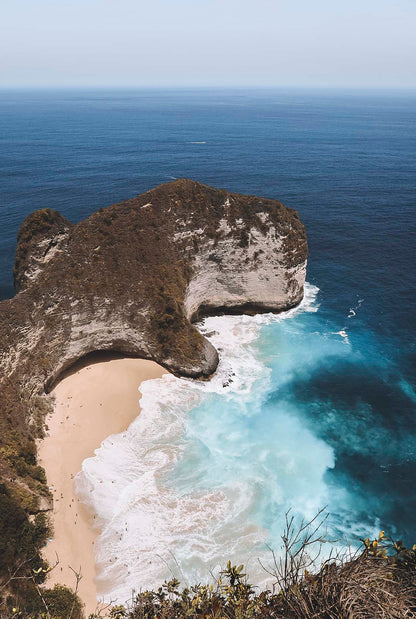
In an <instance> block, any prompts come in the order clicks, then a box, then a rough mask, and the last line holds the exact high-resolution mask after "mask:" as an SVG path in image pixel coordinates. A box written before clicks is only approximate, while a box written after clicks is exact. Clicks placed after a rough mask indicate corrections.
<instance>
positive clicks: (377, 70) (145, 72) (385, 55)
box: [0, 0, 416, 88]
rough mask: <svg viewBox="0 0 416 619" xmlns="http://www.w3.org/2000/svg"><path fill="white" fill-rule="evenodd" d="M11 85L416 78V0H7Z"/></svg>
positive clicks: (357, 83) (2, 59)
mask: <svg viewBox="0 0 416 619" xmlns="http://www.w3.org/2000/svg"><path fill="white" fill-rule="evenodd" d="M0 85H1V86H127V87H129V86H187V85H189V86H213V85H219V86H223V85H230V86H236V85H252V86H263V85H264V86H336V87H338V86H341V87H342V86H345V87H370V88H371V87H381V88H390V87H399V88H401V87H403V88H416V0H0Z"/></svg>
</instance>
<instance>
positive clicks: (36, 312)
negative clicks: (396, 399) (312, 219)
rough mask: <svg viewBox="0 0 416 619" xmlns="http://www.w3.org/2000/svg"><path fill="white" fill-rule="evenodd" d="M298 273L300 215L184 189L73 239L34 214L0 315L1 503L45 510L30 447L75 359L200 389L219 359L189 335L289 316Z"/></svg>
mask: <svg viewBox="0 0 416 619" xmlns="http://www.w3.org/2000/svg"><path fill="white" fill-rule="evenodd" d="M306 259H307V240H306V233H305V228H304V226H303V224H302V223H301V221H300V220H299V217H298V215H297V213H296V211H294V210H292V209H288V208H286V207H285V206H283V205H282V204H281V203H280V202H277V201H275V200H269V199H265V198H257V197H254V196H245V195H239V194H235V193H229V192H227V191H226V190H217V189H213V188H211V187H208V186H205V185H202V184H200V183H197V182H193V181H191V180H187V179H180V180H176V181H174V182H172V183H167V184H164V185H160V186H159V187H156V188H155V189H152V190H150V191H148V192H146V193H144V194H141V195H139V196H137V197H136V198H133V199H131V200H126V201H124V202H121V203H120V204H115V205H113V206H109V207H107V208H102V209H100V210H99V211H97V212H96V213H94V214H93V215H91V216H90V217H89V218H88V219H86V220H85V221H81V222H80V223H78V224H76V225H74V224H72V223H70V222H69V221H67V220H66V219H65V218H64V217H63V216H62V215H60V214H59V213H58V212H56V211H52V210H50V209H44V210H40V211H36V212H34V213H32V214H31V215H30V216H29V217H28V218H27V219H26V220H25V222H24V223H23V225H22V227H21V229H20V231H19V234H18V245H17V250H16V260H15V267H14V279H15V286H16V291H17V294H16V296H15V297H14V298H13V299H9V300H5V301H2V302H1V303H0V398H1V400H0V401H1V415H0V454H1V456H2V458H1V460H0V475H1V477H2V479H3V481H4V482H5V484H4V487H3V486H2V488H3V490H2V491H4V493H5V495H7V496H9V498H10V500H13V501H15V502H17V503H18V504H19V505H20V506H21V507H22V508H23V510H24V511H25V512H26V513H27V514H36V513H38V512H39V511H42V509H48V501H49V494H48V491H47V487H46V480H45V478H44V475H42V470H39V469H40V467H37V466H36V448H35V446H34V438H35V437H36V436H39V434H41V433H42V428H43V421H44V414H45V412H46V411H47V410H48V408H49V406H50V403H49V400H50V397H49V396H47V395H45V392H46V393H47V392H48V391H49V390H50V389H51V388H52V387H53V385H54V384H55V383H56V381H57V380H59V377H60V376H61V374H62V372H63V371H65V370H66V369H67V368H68V367H70V366H71V365H72V364H74V363H75V362H76V361H77V360H78V359H80V358H81V357H84V356H85V355H88V354H89V353H92V352H94V351H112V352H117V353H121V354H123V355H127V356H135V357H142V358H146V359H151V360H153V361H156V362H157V363H159V364H161V365H163V366H164V367H166V368H167V369H168V370H170V371H172V372H174V373H176V374H179V375H183V376H190V377H195V378H198V377H208V376H210V375H211V374H212V373H213V372H214V371H215V369H216V366H217V363H218V354H217V351H216V350H215V349H214V348H213V346H212V345H211V344H210V342H209V341H208V340H206V339H205V338H204V337H203V336H202V335H201V334H200V333H199V332H198V330H197V329H196V328H195V326H194V324H193V323H194V322H195V321H196V320H197V319H198V318H199V317H202V316H204V315H207V314H210V313H222V312H239V313H243V312H251V313H253V312H260V311H273V312H279V311H282V310H286V309H288V308H290V307H293V306H295V305H296V304H298V303H299V302H300V301H301V299H302V297H303V285H304V281H305V273H306ZM11 482H13V483H11ZM0 485H1V484H0ZM0 490H1V488H0ZM42 497H43V499H42ZM0 567H1V566H0Z"/></svg>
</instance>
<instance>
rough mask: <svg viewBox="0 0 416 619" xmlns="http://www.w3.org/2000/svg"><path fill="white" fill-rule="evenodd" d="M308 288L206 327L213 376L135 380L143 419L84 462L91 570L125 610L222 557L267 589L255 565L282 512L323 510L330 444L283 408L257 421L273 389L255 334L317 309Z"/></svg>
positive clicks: (205, 573) (199, 574)
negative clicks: (136, 594)
mask: <svg viewBox="0 0 416 619" xmlns="http://www.w3.org/2000/svg"><path fill="white" fill-rule="evenodd" d="M317 292H318V289H317V288H316V287H314V286H311V285H307V286H306V289H305V298H304V300H303V302H302V303H301V304H300V306H299V307H297V308H295V309H292V310H290V311H288V312H285V313H283V314H279V315H273V314H263V315H256V316H254V317H249V316H222V317H211V318H207V319H206V320H204V321H203V323H201V325H200V329H201V331H202V332H203V333H204V334H205V335H206V337H208V338H209V339H210V341H211V342H212V343H213V344H214V346H216V348H217V349H218V350H219V353H220V364H219V367H218V370H217V372H216V374H215V375H214V377H213V378H212V379H211V380H210V381H208V382H202V381H195V380H191V379H183V378H176V377H174V376H172V375H165V376H164V377H163V378H161V379H155V380H149V381H146V382H144V383H142V385H141V387H140V391H141V394H142V398H141V401H140V404H141V408H142V412H141V414H140V416H139V417H137V419H136V420H135V421H134V422H133V423H132V424H131V425H130V427H129V428H128V429H127V430H126V431H125V432H123V433H122V434H118V435H113V436H110V437H109V438H107V439H106V440H105V441H104V442H103V443H102V445H101V447H100V448H99V449H98V450H97V451H96V452H95V456H94V457H92V458H89V459H87V460H85V461H84V463H83V465H82V471H81V472H80V473H79V474H78V475H77V477H76V488H77V493H78V495H79V496H80V497H81V498H82V499H83V501H84V502H85V503H86V504H87V505H88V506H89V507H90V509H92V510H93V511H94V513H95V514H96V522H97V526H99V527H100V529H101V530H102V533H101V535H100V537H99V539H98V542H97V544H96V562H97V573H98V590H99V592H100V593H102V594H103V595H104V597H105V599H106V600H110V599H112V600H114V599H117V600H118V601H120V602H122V601H124V600H125V599H127V598H128V597H129V596H130V595H131V592H132V590H139V589H145V588H149V587H151V588H154V587H155V586H158V585H159V584H160V583H161V582H163V580H164V579H166V578H170V577H171V576H172V574H174V575H175V576H177V577H178V578H179V579H180V580H181V581H182V583H184V584H185V583H190V584H191V583H193V582H198V581H207V579H209V571H210V570H213V571H216V570H218V569H219V568H220V567H222V566H223V565H224V563H225V562H226V561H227V560H228V559H231V560H233V559H234V560H235V561H238V562H239V563H241V562H243V563H245V564H246V565H247V566H248V570H249V573H250V577H251V579H252V580H253V581H255V582H257V583H258V584H263V585H264V584H265V582H266V580H267V574H266V573H265V572H264V571H263V570H262V569H261V568H260V566H259V563H258V561H257V558H259V557H261V558H262V560H263V561H264V562H267V560H268V558H269V551H268V550H267V549H266V546H265V544H266V542H268V541H269V540H270V536H271V535H272V536H273V529H274V528H276V530H277V529H279V532H281V527H282V526H283V515H284V511H285V508H287V506H290V505H295V506H296V507H297V508H298V509H299V510H300V512H301V513H302V515H303V516H305V517H311V516H313V515H314V514H315V512H316V510H317V509H318V508H320V507H321V506H322V505H323V504H325V503H326V502H327V497H326V492H327V488H326V485H325V483H324V480H323V478H324V475H325V472H326V471H327V470H328V468H330V467H332V466H333V465H334V456H333V452H332V450H331V448H329V447H328V446H327V445H326V444H325V443H324V442H323V441H321V440H319V439H317V438H316V437H315V436H314V435H313V434H312V433H311V432H310V431H309V430H307V429H305V428H304V427H303V426H302V423H301V422H300V421H299V420H298V419H296V416H294V415H292V414H291V411H290V410H288V409H287V408H286V409H285V410H277V411H276V414H275V415H274V416H273V419H272V421H271V422H270V426H267V427H262V426H261V424H262V423H265V418H263V416H262V415H259V410H260V407H261V404H262V397H263V394H265V393H267V391H268V387H269V381H270V370H269V369H268V368H267V367H266V365H265V364H264V362H263V361H262V360H261V355H259V354H258V351H257V350H256V342H257V340H258V337H259V333H260V330H261V327H262V326H263V325H265V324H269V323H272V322H280V321H282V320H285V319H287V318H290V317H293V316H295V315H297V314H299V313H301V312H305V311H309V312H315V311H317V309H318V305H317V303H316V296H317ZM265 501H267V505H268V507H267V509H263V511H264V513H263V512H262V508H261V506H262V503H264V502H265ZM299 506H300V507H299ZM264 507H265V506H264V505H263V508H264ZM273 510H274V512H273ZM270 518H272V520H270ZM276 534H277V531H276Z"/></svg>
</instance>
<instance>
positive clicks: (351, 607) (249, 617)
mask: <svg viewBox="0 0 416 619" xmlns="http://www.w3.org/2000/svg"><path fill="white" fill-rule="evenodd" d="M325 519H326V518H325V517H322V512H319V514H318V515H317V516H316V517H315V518H314V519H313V520H312V521H310V522H307V523H305V524H303V523H302V524H301V526H300V527H299V528H296V527H295V526H294V519H293V518H292V517H291V516H290V513H288V514H287V516H286V528H285V531H284V532H283V534H282V542H283V544H282V547H283V551H284V552H283V555H282V558H277V557H276V555H274V554H273V553H272V552H271V559H272V561H271V567H267V568H266V567H265V568H264V569H266V571H267V572H268V573H269V575H270V577H271V579H272V580H273V587H272V590H267V591H258V590H257V588H256V587H254V586H253V585H251V584H250V583H249V581H248V579H247V576H246V574H245V573H244V566H243V565H240V566H236V565H232V564H231V563H230V561H229V562H228V563H227V565H226V567H225V568H224V569H223V570H222V571H221V573H220V575H219V578H218V579H216V580H215V579H214V580H213V584H209V585H207V584H195V585H194V586H192V587H186V588H181V587H180V583H179V581H178V580H177V579H175V578H173V579H172V580H170V581H169V582H165V583H164V584H163V585H162V586H161V587H159V588H158V589H157V590H151V591H142V592H140V593H138V594H136V595H133V596H132V598H131V599H130V600H129V601H128V602H126V604H125V606H114V605H111V604H109V605H108V606H107V607H104V608H103V607H101V609H100V610H97V612H96V613H94V614H91V615H89V619H104V618H108V619H177V618H179V619H185V618H187V617H194V618H201V619H254V618H257V617H264V618H273V617H275V618H278V619H283V618H285V619H292V618H293V619H295V618H304V619H307V618H311V617H316V618H318V617H320V618H322V619H343V618H345V619H347V618H356V617H357V618H365V619H374V618H375V617H377V618H379V617H380V618H386V619H387V618H388V619H394V618H397V619H399V618H404V617H415V616H416V545H415V546H413V548H411V549H410V548H406V547H405V546H404V545H403V543H402V542H401V541H397V542H394V541H393V540H389V539H387V538H386V536H385V534H384V531H381V533H380V535H379V537H378V538H377V539H374V540H370V539H368V538H367V539H365V540H362V547H361V548H360V549H359V550H358V551H357V552H355V554H350V553H349V554H348V553H344V554H343V555H339V554H333V555H332V556H330V558H329V559H327V560H326V561H324V562H323V563H322V564H321V566H320V567H319V568H318V569H315V570H314V569H313V566H314V565H315V564H316V559H317V558H318V557H319V555H320V552H321V549H322V545H323V544H325V543H328V541H327V540H326V539H325V537H324V536H322V535H321V533H320V531H321V528H322V525H323V523H324V522H325ZM39 571H42V570H39V569H37V570H35V569H32V573H31V574H30V575H29V576H26V577H25V578H23V579H22V580H21V581H20V582H21V585H20V586H21V587H22V592H19V591H18V592H17V593H16V594H15V595H14V596H8V597H7V599H3V605H2V606H0V613H1V615H0V616H1V617H2V618H4V619H12V618H17V617H22V618H24V617H27V618H30V619H82V618H83V617H84V615H83V612H82V604H81V602H80V600H79V599H78V598H77V596H76V593H74V592H72V591H70V590H69V589H67V588H66V587H62V586H60V585H56V586H55V587H54V588H53V589H42V588H41V585H40V584H39V582H38V581H37V576H38V573H39ZM74 575H75V577H76V587H75V591H76V588H77V584H78V582H79V579H80V575H79V574H76V573H75V572H74ZM28 584H31V585H32V586H31V588H27V586H28ZM25 587H26V590H25ZM0 592H1V588H0Z"/></svg>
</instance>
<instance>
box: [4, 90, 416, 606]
mask: <svg viewBox="0 0 416 619" xmlns="http://www.w3.org/2000/svg"><path fill="white" fill-rule="evenodd" d="M415 152H416V95H415V93H414V92H413V93H412V92H408V93H404V92H402V93H400V92H395V93H392V92H390V93H382V92H378V93H377V92H373V93H364V92H361V93H360V92H331V91H327V92H325V91H283V90H279V91H278V90H276V91H271V90H269V91H242V90H241V91H226V90H223V91H209V90H205V91H204V90H199V91H131V92H127V91H126V92H103V91H101V92H82V91H78V92H75V91H74V92H69V91H68V92H4V91H3V92H1V93H0V165H1V171H2V175H1V179H0V183H1V202H0V267H1V268H0V294H1V296H2V297H7V296H10V295H11V294H12V280H11V272H12V263H13V253H14V248H15V238H16V233H17V230H18V227H19V225H20V223H21V222H22V220H23V218H24V217H25V216H26V215H27V214H28V213H29V212H31V211H32V210H33V209H35V208H41V207H44V206H50V207H52V208H56V209H58V210H60V211H61V212H62V213H63V214H64V215H65V216H67V217H68V218H69V219H70V220H72V221H79V220H80V219H82V218H84V217H86V216H87V215H89V214H90V213H91V212H93V211H94V210H96V209H97V208H100V207H101V206H105V205H108V204H111V203H114V202H118V201H120V200H122V199H125V198H129V197H132V196H134V195H137V194H138V193H140V192H142V191H144V190H147V189H148V188H150V187H152V186H154V185H157V184H158V183H161V182H164V181H168V180H170V179H172V178H175V177H176V178H177V177H181V176H187V177H190V178H194V179H195V180H198V181H201V182H204V183H208V184H212V185H214V186H216V187H226V188H227V189H229V190H232V191H240V192H242V193H253V194H258V195H265V196H268V197H274V198H278V199H280V200H282V201H283V202H284V203H285V204H287V206H290V207H293V208H296V209H298V211H299V213H300V216H301V218H302V220H303V221H304V222H305V224H306V226H307V230H308V238H309V246H310V258H309V263H308V281H309V282H310V284H311V286H312V287H310V288H309V289H308V295H309V296H308V299H307V304H306V305H304V306H303V307H302V308H301V310H300V311H297V312H295V313H294V314H291V316H290V317H286V318H285V319H282V317H280V318H277V319H276V318H265V317H263V318H261V317H255V318H239V317H224V318H219V319H209V320H208V321H207V322H206V324H205V325H202V326H201V328H202V329H205V330H206V331H207V332H208V333H209V332H211V331H215V333H216V335H213V336H211V337H212V338H213V341H214V343H216V345H218V347H219V348H221V349H222V350H221V354H222V366H221V371H220V372H219V374H218V376H217V377H216V379H215V380H214V382H213V383H212V384H205V385H203V386H201V385H197V384H194V383H192V382H189V381H179V383H178V382H177V379H174V378H173V377H170V378H166V379H163V381H161V382H160V383H157V384H152V383H148V384H146V385H144V386H143V402H142V404H143V407H144V411H145V412H144V414H143V415H142V416H141V418H140V420H137V423H136V422H135V423H134V424H133V426H132V427H131V428H130V429H129V433H128V434H125V435H124V436H123V435H121V436H119V437H117V438H114V437H113V438H112V439H111V441H107V442H106V443H105V444H104V446H103V448H102V450H101V451H100V453H99V454H98V455H97V458H96V459H94V460H93V461H89V462H88V464H87V465H86V466H85V469H84V473H85V478H84V481H83V483H82V484H81V486H82V485H83V489H84V491H85V490H86V489H87V491H88V498H87V500H88V501H89V502H91V501H92V502H93V504H94V507H95V508H96V509H97V511H98V512H99V513H100V517H101V520H102V522H103V523H106V528H105V531H104V534H103V536H102V538H101V541H100V549H99V551H98V561H99V565H100V571H101V578H102V583H101V584H102V587H103V590H104V589H106V588H107V585H108V583H109V582H110V580H109V579H111V582H113V583H115V584H114V587H115V588H116V589H117V591H118V593H117V594H119V595H120V597H121V598H122V597H123V596H125V595H126V588H125V587H124V589H123V587H122V585H121V583H122V582H123V578H124V577H125V574H126V573H127V572H130V574H129V575H128V576H129V578H128V579H127V580H126V583H127V585H126V586H128V587H130V588H131V587H138V586H143V584H144V583H150V584H152V585H154V583H155V582H156V581H158V580H160V579H163V577H165V575H166V574H167V575H169V574H170V571H169V569H168V567H167V565H166V563H167V564H168V565H169V568H171V569H174V570H176V571H175V573H176V574H177V575H179V576H180V577H181V579H182V580H186V579H188V580H192V579H199V578H201V579H202V578H203V577H204V578H205V576H206V574H207V571H208V570H209V569H210V568H211V567H212V568H215V566H216V565H219V564H220V563H221V564H223V563H224V561H225V560H227V558H232V557H235V559H236V561H239V562H242V561H244V562H248V563H249V567H250V572H252V573H253V574H254V576H255V578H256V579H257V580H258V581H259V582H261V581H262V579H263V578H264V573H263V572H261V570H259V569H258V562H257V557H259V556H261V553H263V552H264V551H265V544H272V545H273V546H276V545H278V543H279V536H280V532H281V527H282V518H283V515H284V511H285V510H286V509H287V508H288V507H292V509H293V510H294V512H295V513H296V514H297V515H298V516H299V518H300V517H302V516H305V517H309V516H310V515H311V514H313V513H314V511H315V510H316V509H318V508H320V507H322V506H324V505H327V506H328V511H329V513H330V520H329V527H330V533H331V534H332V533H333V534H334V535H335V536H336V537H337V538H341V539H342V540H345V542H346V541H352V542H354V540H356V538H357V537H359V536H360V535H362V534H363V533H364V532H365V533H366V534H369V533H371V531H372V530H373V529H374V528H375V529H378V528H383V529H385V530H386V531H388V532H392V533H393V534H394V535H397V536H398V537H403V538H404V539H405V540H406V542H407V543H410V544H412V543H413V542H414V541H416V527H415V519H414V514H415V511H416V493H415V492H414V480H415V478H416V448H415V444H416V442H415V434H416V416H415V412H416V405H415V392H414V389H415V385H416V363H415V361H416V352H415V340H414V333H415V326H416V325H415V316H416V303H415V290H416V271H415V269H414V264H415V258H416V252H415V238H416V237H415V234H416V217H415V195H416V163H415ZM314 286H315V287H316V289H315V288H313V287H314ZM311 310H314V311H311ZM315 310H316V311H315ZM210 321H211V322H210ZM111 443H113V444H111ZM100 480H102V481H103V483H102V484H101V483H100ZM105 480H110V482H111V486H110V484H105V483H104V481H105ZM112 482H114V483H112ZM104 488H105V493H104V492H103V490H104ZM92 489H93V490H94V491H93V492H89V490H92ZM107 525H108V526H107ZM126 527H127V530H126ZM120 544H121V545H120ZM156 548H157V549H158V556H156V555H155V549H156ZM120 550H122V551H123V553H121V552H120ZM121 556H123V559H124V562H122V563H120V560H119V557H121ZM116 557H118V558H117V559H116ZM110 559H111V564H109V561H110ZM176 561H177V562H178V564H179V566H178V565H177V563H176ZM123 574H124V576H123ZM127 593H129V592H127Z"/></svg>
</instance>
